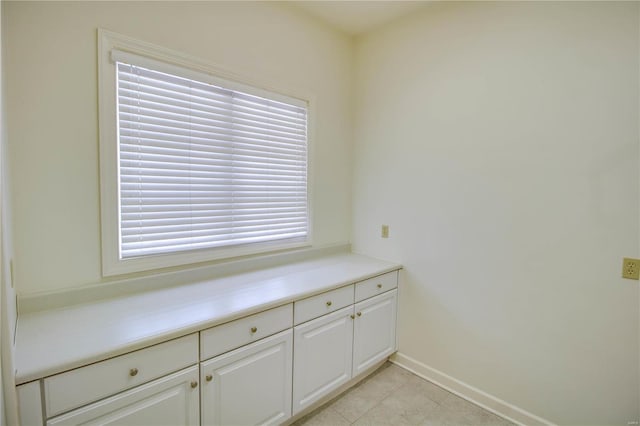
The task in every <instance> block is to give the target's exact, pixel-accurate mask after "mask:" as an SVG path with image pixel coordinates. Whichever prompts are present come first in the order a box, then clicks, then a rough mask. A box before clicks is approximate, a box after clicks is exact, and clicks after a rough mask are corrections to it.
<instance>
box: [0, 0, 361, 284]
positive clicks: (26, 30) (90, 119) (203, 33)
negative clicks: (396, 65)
mask: <svg viewBox="0 0 640 426" xmlns="http://www.w3.org/2000/svg"><path fill="white" fill-rule="evenodd" d="M5 13H6V14H7V18H8V24H7V25H8V28H7V32H8V33H9V34H10V37H11V43H10V44H9V45H8V49H7V64H8V65H7V69H6V72H7V78H8V81H9V82H10V84H9V88H8V93H7V107H8V109H9V117H8V118H9V124H10V126H9V128H10V139H11V150H10V161H11V164H12V166H13V167H12V171H11V172H12V178H13V182H14V184H13V189H14V191H13V202H14V212H15V215H14V220H13V228H14V230H15V265H14V273H15V280H16V286H17V289H18V292H19V294H23V295H24V294H31V293H37V292H43V291H55V290H61V289H65V288H69V287H77V286H83V285H86V284H93V283H98V282H100V281H101V274H100V259H101V257H100V226H99V225H100V217H99V186H98V185H99V181H98V139H97V135H98V129H97V120H98V117H97V77H96V73H97V70H96V61H97V59H96V28H98V27H102V28H105V29H108V30H111V31H115V32H118V33H121V34H124V35H127V36H131V37H134V38H137V39H140V40H143V41H147V42H150V43H154V44H157V45H160V46H164V47H167V48H170V49H174V50H178V51H181V52H184V53H187V54H191V55H194V56H196V57H199V58H202V59H204V60H206V61H210V62H212V63H215V64H217V65H218V66H219V67H221V68H223V69H226V70H229V71H231V72H234V73H236V74H239V75H245V76H247V77H249V78H252V79H258V80H260V81H264V82H268V83H271V85H272V86H274V87H283V88H287V87H291V88H294V89H296V90H299V91H301V92H303V93H310V94H313V95H315V96H316V102H317V104H316V105H317V116H316V117H315V118H316V132H315V138H314V141H313V143H314V145H313V147H312V149H313V159H312V161H313V168H314V171H315V173H314V177H313V178H314V180H313V182H312V191H313V196H314V199H313V203H314V204H313V206H314V207H313V210H312V214H313V219H314V238H315V241H314V243H315V245H316V246H322V245H327V244H334V243H345V242H348V240H349V236H350V217H351V210H350V209H351V194H350V191H351V185H350V170H351V139H352V118H351V112H352V107H351V100H352V95H351V69H352V53H353V51H352V48H353V46H352V40H351V38H349V37H346V36H344V35H342V34H339V33H337V32H335V31H333V30H331V29H330V28H328V27H325V26H323V25H322V24H320V23H318V22H316V21H315V20H313V19H312V18H309V17H307V16H306V15H303V14H301V12H297V11H295V10H293V9H292V8H290V7H288V6H286V5H278V4H273V3H260V2H257V3H252V2H246V3H245V2H228V3H225V2H177V3H170V2H158V3H149V2H137V3H136V2H104V3H101V2H70V3H64V2H42V3H37V2H8V3H7V4H6V8H5Z"/></svg>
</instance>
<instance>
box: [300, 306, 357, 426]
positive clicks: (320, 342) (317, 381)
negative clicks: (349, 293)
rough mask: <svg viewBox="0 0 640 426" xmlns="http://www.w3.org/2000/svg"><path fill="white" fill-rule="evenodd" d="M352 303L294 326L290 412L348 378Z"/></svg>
mask: <svg viewBox="0 0 640 426" xmlns="http://www.w3.org/2000/svg"><path fill="white" fill-rule="evenodd" d="M352 315H353V305H351V306H348V307H346V308H343V309H341V310H339V311H336V312H334V313H332V314H328V315H325V316H322V317H320V318H317V319H315V320H313V321H309V322H307V323H304V324H301V325H298V326H296V327H295V328H294V347H295V349H294V350H295V354H296V356H295V360H294V364H293V377H294V379H293V413H294V414H297V413H298V412H300V411H301V410H303V409H305V408H306V407H308V406H309V405H310V404H312V403H314V402H315V401H317V400H318V399H320V398H322V397H323V396H324V395H326V394H327V393H328V392H331V391H332V390H334V389H337V388H338V387H339V386H340V385H342V384H344V383H346V382H347V381H349V379H351V360H352V358H351V356H352V353H351V350H352V347H353V318H352Z"/></svg>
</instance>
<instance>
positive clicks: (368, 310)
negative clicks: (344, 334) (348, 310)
mask: <svg viewBox="0 0 640 426" xmlns="http://www.w3.org/2000/svg"><path fill="white" fill-rule="evenodd" d="M397 299H398V290H392V291H388V292H387V293H383V294H381V295H379V296H375V297H372V298H370V299H366V300H364V301H362V302H360V303H356V305H355V312H356V318H355V321H354V325H353V327H354V332H353V375H354V376H357V375H358V374H360V373H362V372H363V371H365V370H366V369H367V368H369V367H372V366H373V365H374V364H376V363H377V362H379V361H381V360H383V359H385V358H386V357H388V356H389V355H391V354H392V353H394V352H395V351H396V309H397Z"/></svg>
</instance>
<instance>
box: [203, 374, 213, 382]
mask: <svg viewBox="0 0 640 426" xmlns="http://www.w3.org/2000/svg"><path fill="white" fill-rule="evenodd" d="M205 379H207V382H210V381H212V380H213V376H212V375H211V374H207V376H206V377H205Z"/></svg>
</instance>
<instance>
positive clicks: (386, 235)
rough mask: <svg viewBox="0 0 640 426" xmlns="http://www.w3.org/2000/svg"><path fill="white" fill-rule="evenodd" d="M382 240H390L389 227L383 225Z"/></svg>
mask: <svg viewBox="0 0 640 426" xmlns="http://www.w3.org/2000/svg"><path fill="white" fill-rule="evenodd" d="M381 236H382V238H389V225H382V232H381Z"/></svg>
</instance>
